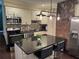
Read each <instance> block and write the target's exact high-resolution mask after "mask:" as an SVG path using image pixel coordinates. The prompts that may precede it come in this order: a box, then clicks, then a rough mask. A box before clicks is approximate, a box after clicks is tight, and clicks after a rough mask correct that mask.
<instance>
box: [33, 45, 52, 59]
mask: <svg viewBox="0 0 79 59" xmlns="http://www.w3.org/2000/svg"><path fill="white" fill-rule="evenodd" d="M34 55H35V56H36V57H38V58H39V59H45V58H47V57H49V56H51V55H52V46H48V47H46V48H43V49H41V50H39V51H36V52H35V53H34ZM50 59H51V58H50Z"/></svg>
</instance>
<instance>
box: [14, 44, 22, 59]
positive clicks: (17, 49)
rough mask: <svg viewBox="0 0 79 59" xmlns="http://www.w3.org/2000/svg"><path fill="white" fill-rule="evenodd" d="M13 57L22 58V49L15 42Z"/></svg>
mask: <svg viewBox="0 0 79 59" xmlns="http://www.w3.org/2000/svg"><path fill="white" fill-rule="evenodd" d="M15 59H23V58H22V50H21V49H20V48H19V47H18V46H17V45H16V44H15Z"/></svg>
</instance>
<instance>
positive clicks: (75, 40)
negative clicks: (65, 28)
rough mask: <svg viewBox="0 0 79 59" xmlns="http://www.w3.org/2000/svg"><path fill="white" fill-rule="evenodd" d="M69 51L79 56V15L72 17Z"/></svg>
mask: <svg viewBox="0 0 79 59" xmlns="http://www.w3.org/2000/svg"><path fill="white" fill-rule="evenodd" d="M67 50H68V53H69V54H70V55H72V56H74V57H77V58H79V17H78V16H77V17H72V18H71V22H70V37H69V40H68V48H67Z"/></svg>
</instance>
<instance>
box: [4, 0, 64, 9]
mask: <svg viewBox="0 0 79 59" xmlns="http://www.w3.org/2000/svg"><path fill="white" fill-rule="evenodd" d="M50 1H51V0H5V3H7V4H8V5H12V4H13V5H18V6H24V7H25V8H31V9H43V10H44V9H50V3H51V2H50ZM61 1H64V0H52V3H53V5H52V6H53V8H55V7H56V5H57V3H58V2H61Z"/></svg>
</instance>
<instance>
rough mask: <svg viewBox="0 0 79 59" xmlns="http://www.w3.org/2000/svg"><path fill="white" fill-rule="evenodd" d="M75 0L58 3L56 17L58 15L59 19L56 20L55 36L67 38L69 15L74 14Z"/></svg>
mask: <svg viewBox="0 0 79 59" xmlns="http://www.w3.org/2000/svg"><path fill="white" fill-rule="evenodd" d="M76 3H77V0H66V1H63V2H60V3H58V5H57V17H58V16H59V17H60V20H59V21H56V36H59V37H64V38H66V39H68V38H69V32H70V17H73V16H74V14H75V4H76Z"/></svg>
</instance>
